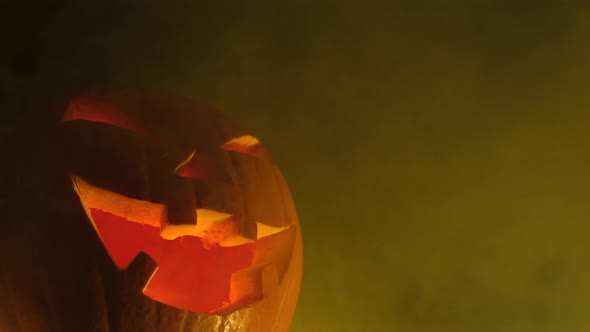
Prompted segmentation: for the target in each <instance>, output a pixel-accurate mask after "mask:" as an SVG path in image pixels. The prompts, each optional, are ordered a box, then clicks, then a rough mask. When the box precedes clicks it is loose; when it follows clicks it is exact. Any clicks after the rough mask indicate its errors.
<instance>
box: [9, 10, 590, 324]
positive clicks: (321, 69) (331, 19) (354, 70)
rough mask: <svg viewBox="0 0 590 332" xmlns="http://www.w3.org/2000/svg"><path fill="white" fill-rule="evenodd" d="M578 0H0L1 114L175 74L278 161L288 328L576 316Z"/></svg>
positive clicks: (580, 84) (13, 121) (167, 83)
mask: <svg viewBox="0 0 590 332" xmlns="http://www.w3.org/2000/svg"><path fill="white" fill-rule="evenodd" d="M582 3H583V1H553V2H550V1H483V0H481V1H478V0H474V1H456V0H450V1H435V0H432V1H383V2H376V1H374V2H367V1H330V0H324V1H322V0H307V1H289V2H287V1H271V0H265V1H245V0H244V1H240V0H234V1H229V0H218V1H194V0H193V1H180V0H175V1H172V0H168V1H139V0H137V1H114V0H113V1H106V0H103V1H65V0H64V1H46V2H43V1H23V0H12V1H7V0H0V36H1V38H2V41H1V44H0V45H1V46H0V47H1V49H0V94H1V95H0V111H1V112H2V119H3V120H2V122H1V123H0V135H2V136H4V135H5V134H6V133H8V132H9V131H10V130H12V128H14V127H15V126H16V125H17V123H18V122H19V121H21V120H22V119H23V118H24V117H25V114H27V113H30V112H35V111H42V108H41V107H39V105H40V104H42V103H43V102H44V100H45V99H46V98H47V97H55V96H62V95H68V94H71V93H75V92H76V91H80V90H83V89H84V88H87V87H96V86H99V87H100V86H113V85H114V86H123V87H146V88H155V89H159V90H164V91H170V92H174V93H177V94H181V95H187V96H191V97H194V98H197V99H200V100H202V101H204V102H206V103H209V104H211V105H214V106H215V107H217V108H218V109H220V110H222V111H224V112H225V113H227V114H228V115H230V116H231V117H233V118H234V119H235V120H237V121H238V122H239V123H241V124H242V125H243V126H244V127H245V128H247V129H249V130H251V131H252V132H253V133H255V134H256V135H257V136H258V137H259V138H260V139H261V140H262V141H263V142H264V143H265V144H266V146H267V147H268V148H269V149H270V151H271V152H272V153H273V155H274V157H275V159H276V160H277V162H278V163H279V164H280V165H281V167H282V169H283V171H284V173H285V175H286V177H287V179H288V181H289V183H290V186H291V189H292V192H293V194H294V197H295V200H296V204H297V205H298V208H299V213H300V218H301V222H302V225H303V236H304V244H305V275H304V280H303V288H302V293H301V298H300V303H299V307H298V311H297V314H296V317H295V320H294V323H293V327H292V331H296V332H299V331H326V332H328V331H338V332H340V331H342V332H344V331H403V332H413V331H420V332H422V331H441V332H442V331H452V332H458V331H518V332H526V331H556V332H561V331H568V332H575V331H588V330H589V329H590V321H589V320H588V319H587V317H588V307H589V305H590V285H589V280H590V278H589V277H590V265H589V264H588V257H589V254H588V252H589V250H590V242H589V241H588V235H589V234H590V226H589V222H588V215H589V213H590V204H588V198H589V197H590V195H589V194H590V186H589V184H590V177H589V176H588V169H589V167H590V155H589V152H588V147H589V146H590V134H589V132H588V128H590V126H589V125H590V113H589V112H588V108H589V106H590V94H589V93H588V86H589V83H590V79H589V74H590V11H589V9H588V8H587V7H585V6H583V5H582Z"/></svg>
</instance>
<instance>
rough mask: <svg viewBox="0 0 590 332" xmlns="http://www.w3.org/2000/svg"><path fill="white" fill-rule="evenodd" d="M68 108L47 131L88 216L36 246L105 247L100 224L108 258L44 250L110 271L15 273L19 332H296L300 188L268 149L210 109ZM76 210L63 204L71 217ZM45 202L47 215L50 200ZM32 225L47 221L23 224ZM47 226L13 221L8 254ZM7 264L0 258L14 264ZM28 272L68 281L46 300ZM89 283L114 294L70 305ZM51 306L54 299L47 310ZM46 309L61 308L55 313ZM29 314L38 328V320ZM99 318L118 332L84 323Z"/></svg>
mask: <svg viewBox="0 0 590 332" xmlns="http://www.w3.org/2000/svg"><path fill="white" fill-rule="evenodd" d="M64 110H65V113H64V111H63V110H62V111H61V113H62V120H63V121H62V124H61V125H59V126H57V127H55V128H51V125H47V126H45V124H43V125H42V126H44V127H45V129H44V132H46V133H48V135H49V136H47V137H48V139H47V146H48V149H54V150H55V151H53V154H54V155H55V156H56V159H55V160H53V161H52V162H53V163H55V167H53V166H51V167H50V169H51V170H59V169H62V170H64V171H66V173H69V174H70V180H71V184H70V190H71V188H72V184H73V188H74V190H71V191H72V192H74V193H75V194H77V195H76V196H77V198H78V200H79V202H78V205H79V206H80V208H83V211H85V212H86V216H87V219H86V220H79V219H75V220H72V222H70V221H67V222H61V221H60V219H59V217H56V216H57V215H56V213H61V212H59V211H61V210H58V212H54V213H52V216H53V217H52V219H51V220H52V222H56V224H55V225H54V227H52V228H47V231H46V233H47V234H46V235H41V234H40V235H38V236H41V237H42V236H52V237H53V239H52V240H50V239H49V238H48V237H47V238H42V239H43V240H42V241H41V240H39V241H38V243H40V244H39V245H41V243H45V242H47V243H48V244H49V243H51V241H62V243H64V245H65V246H68V244H67V243H68V242H72V241H70V239H73V237H76V238H78V237H80V241H81V242H80V241H74V242H76V243H77V242H80V243H93V241H94V240H92V239H90V238H87V236H89V235H90V234H91V233H88V232H87V231H85V230H84V227H90V229H91V232H92V233H94V236H95V237H96V239H97V240H98V239H100V242H101V243H102V248H99V247H95V246H94V244H92V245H89V246H88V247H87V248H84V249H83V250H78V251H76V248H75V247H72V248H71V249H70V250H71V251H64V250H66V249H64V248H61V247H63V246H58V247H55V248H53V247H52V246H44V248H45V249H43V252H44V255H48V257H53V258H52V259H48V260H47V261H48V262H50V261H52V260H59V261H61V260H63V261H64V263H63V264H65V263H66V262H68V261H69V262H71V264H75V265H72V266H82V264H80V263H81V262H83V259H86V260H87V261H88V264H90V265H89V266H92V264H94V263H92V262H97V263H100V268H99V269H97V268H88V269H86V268H85V269H84V270H81V271H88V272H84V273H82V274H80V273H78V274H76V273H73V274H69V273H68V272H67V270H66V269H65V268H64V267H63V266H61V265H63V264H62V263H59V264H60V266H61V267H58V265H46V264H41V265H39V264H18V265H15V264H13V265H14V266H15V268H14V269H13V270H12V271H10V272H9V273H4V275H3V276H2V279H0V286H2V285H1V284H2V283H4V285H5V286H6V285H8V286H7V287H9V288H10V289H11V292H10V294H9V295H10V296H8V297H7V298H9V301H8V302H7V303H14V305H13V311H14V312H15V317H16V318H15V319H16V322H18V323H15V324H18V325H19V328H20V329H21V330H22V329H23V328H24V329H25V330H31V329H33V330H35V331H47V330H51V329H53V328H51V327H49V326H51V323H50V322H51V321H55V320H56V319H57V320H58V321H61V322H62V323H60V324H61V325H59V326H61V327H62V330H88V329H89V328H92V329H95V330H97V331H107V330H111V331H114V330H120V331H128V330H145V331H185V330H188V329H190V330H191V331H287V329H288V326H289V324H290V320H291V318H292V316H293V313H294V310H295V305H296V302H297V295H298V292H299V284H300V280H301V266H302V265H301V262H302V250H301V248H302V247H301V237H300V231H299V226H298V221H297V216H296V212H295V209H294V206H293V204H292V201H291V198H290V195H289V192H288V188H287V186H286V184H285V182H284V180H283V178H282V175H281V174H280V171H279V170H278V168H277V167H276V165H275V164H274V162H273V161H272V159H271V158H270V155H269V154H268V152H267V151H266V150H265V149H264V148H263V147H262V145H261V144H260V142H259V141H258V140H257V139H256V138H254V137H253V136H251V135H249V134H248V133H247V132H245V131H243V130H241V129H239V128H237V127H236V126H234V125H233V124H231V123H230V122H228V121H227V120H226V119H224V118H223V117H221V116H219V115H217V114H216V113H214V112H211V111H209V110H208V109H207V108H206V107H204V106H203V105H199V104H197V103H194V102H192V101H189V100H186V99H182V98H177V97H171V96H165V95H157V94H149V93H145V92H138V91H132V92H128V91H127V92H106V93H105V92H99V93H91V94H88V95H86V96H84V97H83V98H76V99H74V100H73V102H71V103H69V106H68V107H66V108H65V109H64ZM162 110H165V111H162ZM63 130H65V131H64V133H63V134H62V133H59V134H57V135H54V133H58V132H61V131H63ZM72 134H74V135H75V136H72ZM54 137H55V139H54ZM62 137H63V138H64V139H65V141H62V140H61V139H62ZM34 142H35V140H34V139H33V140H31V144H35V143H34ZM23 144H24V143H23ZM43 144H45V143H43ZM88 144H90V145H88ZM23 146H24V145H23ZM17 155H18V156H21V157H22V159H23V162H22V163H20V165H25V167H28V166H31V168H32V169H33V168H34V165H32V164H31V162H29V161H25V159H27V160H28V159H29V156H28V155H24V154H23V155H21V154H20V152H19V153H17ZM59 156H62V157H59ZM21 157H19V158H21ZM60 158H63V159H60ZM50 159H51V158H47V160H50ZM62 165H63V166H65V168H60V167H62ZM18 167H22V166H18ZM47 172H50V170H49V169H48V171H47ZM43 174H45V172H44V173H43ZM48 174H49V173H48ZM50 182H51V183H53V182H55V181H50ZM48 183H49V182H48ZM56 183H57V182H56ZM7 188H8V187H7ZM47 188H52V187H47ZM60 188H61V187H60ZM13 189H14V190H17V189H18V184H17V185H16V186H14V187H13ZM39 190H42V192H45V191H44V190H45V189H43V188H41V187H39ZM61 192H62V191H61V189H60V190H59V193H61ZM63 193H64V194H59V195H58V196H57V197H63V198H59V199H63V200H65V199H67V198H66V197H69V194H65V191H63ZM20 197H25V196H24V194H23V195H15V196H14V198H11V200H12V201H14V202H15V205H14V206H16V204H21V203H19V201H18V200H19V199H20ZM72 203H75V202H68V201H63V204H64V207H65V206H68V208H67V209H68V211H69V210H71V209H72V208H74V206H75V205H72ZM31 204H33V203H31ZM35 204H37V205H38V206H39V208H40V209H41V210H40V211H39V213H43V212H42V206H44V205H43V204H42V201H38V202H37V201H35ZM59 204H62V203H61V201H60V203H59ZM48 207H49V205H48ZM72 213H74V211H71V212H68V216H69V215H72V216H73V215H74V214H72ZM33 214H37V212H35V211H31V213H26V214H23V218H28V217H26V216H27V215H33ZM9 215H11V216H17V215H18V212H17V210H15V212H14V213H13V212H10V211H9ZM76 215H77V214H76ZM65 217H66V215H65V214H64V218H65ZM70 218H71V217H70ZM76 218H77V217H76ZM41 219H42V218H34V219H27V220H26V222H28V224H27V223H25V222H19V223H15V224H14V225H15V230H14V232H16V233H17V235H16V236H15V235H14V234H13V235H11V237H10V238H9V241H4V243H5V244H6V245H9V243H12V244H10V246H12V247H14V248H16V247H22V246H24V245H25V244H26V243H25V242H23V243H22V246H21V244H20V243H21V242H19V241H21V240H20V239H21V238H23V239H24V238H25V237H26V236H24V234H26V233H25V232H27V229H29V227H25V226H26V225H33V224H34V223H39V222H42V221H41ZM63 220H64V221H66V220H68V219H63ZM73 222H75V223H73ZM62 224H63V225H62ZM68 225H69V226H68ZM42 228H43V229H45V226H43V227H42ZM19 232H22V234H23V236H21V235H18V234H20V233H19ZM7 234H11V233H7ZM36 236H37V235H36ZM74 242H72V243H74ZM57 249H59V252H57V251H56V250H57ZM81 249H82V248H81ZM101 251H106V252H107V253H108V255H109V256H110V259H111V260H112V263H111V265H112V266H117V267H118V268H121V269H124V270H123V271H122V272H120V273H116V275H117V276H115V272H114V271H111V269H110V267H109V266H108V263H107V262H104V263H103V258H102V257H103V255H102V253H101ZM5 252H6V251H5ZM141 253H145V254H147V256H142V255H143V254H141ZM138 254H139V256H140V257H139V258H138V259H135V258H136V256H137V255H138ZM69 256H71V257H70V258H68V257H69ZM148 256H149V257H150V258H151V260H153V261H151V260H150V259H145V258H146V257H148ZM7 257H8V256H6V255H2V256H1V257H0V258H1V259H2V261H3V262H4V263H6V262H9V261H12V260H11V259H7ZM62 257H63V259H62ZM84 257H86V258H84ZM107 257H108V256H107ZM25 262H26V260H25V261H23V263H25ZM113 263H114V264H113ZM29 275H30V276H34V275H47V276H49V277H50V278H53V279H55V278H59V280H64V283H62V282H54V283H53V285H54V286H52V287H56V289H55V290H52V291H51V292H49V293H48V292H46V291H44V292H37V293H35V292H34V291H32V289H34V288H36V287H41V286H34V287H33V286H32V284H27V281H26V280H29V278H28V277H27V278H25V277H24V276H29ZM52 275H54V277H51V276H52ZM85 275H88V277H86V276H85ZM150 276H151V277H150ZM80 278H81V279H80ZM84 278H89V279H84ZM96 278H98V279H96ZM55 280H58V279H55ZM66 280H67V281H66ZM87 280H88V281H87ZM91 280H104V281H103V286H102V287H100V288H97V289H95V290H92V289H89V291H88V294H89V295H88V296H87V297H83V298H82V299H84V298H86V299H88V300H76V301H78V303H74V302H72V301H74V299H75V298H78V297H76V296H75V295H74V293H72V296H71V297H70V296H69V295H68V294H70V290H69V287H70V286H69V285H77V284H80V285H86V284H88V285H90V284H92V282H90V284H89V283H88V282H89V281H91ZM108 280H111V281H108ZM43 284H45V283H43ZM43 284H42V285H43ZM27 285H28V286H27ZM58 285H62V286H58ZM58 287H61V288H58ZM64 287H66V288H68V289H66V288H64ZM80 287H82V286H80ZM86 287H90V286H86ZM27 288H29V289H30V290H31V291H27ZM1 290H2V288H1V287H0V293H1ZM142 291H143V293H144V294H145V295H147V296H145V295H141V294H142ZM101 292H103V294H104V295H103V296H104V301H98V302H96V301H93V300H92V297H93V296H94V295H92V294H95V293H96V294H100V293H101ZM60 293H61V294H62V295H61V296H58V295H57V294H60ZM77 293H79V294H82V293H85V292H80V291H77ZM43 294H45V295H43ZM52 294H54V295H55V296H54V295H52ZM47 296H49V298H51V299H54V300H43V301H41V302H39V301H37V300H36V299H35V298H36V297H47ZM142 296H143V297H144V298H142ZM58 299H59V300H58ZM48 301H49V303H52V305H51V308H48V307H43V305H42V303H48ZM33 303H36V304H35V305H33ZM117 303H119V304H117ZM160 303H163V304H160ZM19 308H20V309H19ZM25 308H26V309H25ZM66 308H77V309H74V311H75V310H78V311H79V313H78V314H76V313H75V312H73V311H72V309H70V310H69V312H70V316H69V317H70V319H69V320H68V319H67V318H65V314H64V313H65V312H66V311H64V310H66ZM22 310H25V311H22ZM105 310H106V311H105ZM106 312H108V313H109V314H108V315H107V316H104V313H106ZM31 315H36V316H35V317H37V319H35V320H34V321H33V320H30V318H27V317H31ZM72 315H73V316H72ZM96 315H99V316H100V317H107V318H106V319H107V322H108V323H104V322H105V321H104V318H101V319H99V320H95V319H87V318H84V317H92V316H96ZM72 317H78V318H72ZM97 317H98V316H97ZM134 317H135V318H134ZM149 317H159V318H157V319H152V318H149ZM2 319H3V318H2V316H0V327H3V326H4V325H2V324H3V321H2ZM105 324H106V325H105ZM107 326H108V327H107ZM69 327H71V329H70V328H69ZM58 329H59V328H58ZM7 331H10V329H8V330H7Z"/></svg>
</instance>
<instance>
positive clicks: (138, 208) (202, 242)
mask: <svg viewBox="0 0 590 332" xmlns="http://www.w3.org/2000/svg"><path fill="white" fill-rule="evenodd" d="M72 181H73V184H74V188H75V190H76V192H77V194H78V196H79V198H80V200H81V202H82V204H83V206H84V208H85V210H86V212H87V214H88V217H89V219H90V220H91V222H92V225H93V226H94V228H95V230H96V232H97V234H98V235H99V236H100V239H101V241H102V242H103V244H104V246H105V248H106V249H107V251H108V253H109V255H110V256H111V258H112V259H113V261H114V262H115V264H116V265H117V266H118V267H119V268H120V269H125V268H126V267H127V266H128V265H129V264H130V263H131V261H132V260H133V259H134V258H135V257H136V256H137V254H139V252H145V253H146V254H148V255H149V256H150V257H152V259H154V261H155V262H156V263H157V265H158V268H157V269H156V270H155V271H154V273H153V274H152V277H151V278H150V279H149V281H148V282H147V284H146V285H145V287H144V290H143V291H144V293H145V294H146V295H147V296H149V297H151V298H152V299H154V300H156V301H160V302H163V303H166V304H169V305H172V306H175V307H177V308H181V309H186V310H190V311H193V312H203V313H215V314H220V315H225V314H229V313H231V312H233V311H235V310H238V309H240V308H243V307H245V306H247V305H249V304H251V303H253V302H256V301H258V300H260V299H262V297H263V294H265V293H266V291H268V290H269V289H274V288H276V287H278V284H279V282H280V279H281V278H282V277H283V275H284V274H285V273H286V269H287V266H288V264H289V262H290V253H291V249H292V248H293V245H294V241H295V234H296V233H295V228H294V227H272V226H268V225H264V224H261V223H259V224H258V226H259V228H258V229H259V232H258V235H257V238H258V239H257V240H256V241H252V240H248V239H246V238H244V237H243V236H241V235H240V234H238V233H237V231H236V227H234V223H233V220H232V216H231V215H229V214H226V213H222V212H218V211H212V210H206V209H197V215H198V218H199V219H198V220H199V222H198V223H197V225H168V224H167V222H166V220H165V218H166V207H165V206H164V205H162V204H156V203H151V202H146V201H141V200H136V199H131V198H128V197H125V196H122V195H119V194H116V193H113V192H110V191H108V190H104V189H101V188H98V187H95V186H92V185H91V184H89V183H87V182H85V181H84V180H83V179H81V178H80V177H77V176H73V177H72ZM162 225H167V226H166V227H165V228H164V229H162ZM212 234H213V235H212ZM265 290H266V291H265Z"/></svg>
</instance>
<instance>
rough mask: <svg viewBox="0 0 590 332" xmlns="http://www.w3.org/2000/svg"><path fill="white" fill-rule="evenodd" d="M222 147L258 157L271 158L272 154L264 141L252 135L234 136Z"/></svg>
mask: <svg viewBox="0 0 590 332" xmlns="http://www.w3.org/2000/svg"><path fill="white" fill-rule="evenodd" d="M221 148H222V149H224V150H226V151H233V152H238V153H242V154H246V155H250V156H254V157H258V158H263V159H269V158H270V154H269V153H268V151H266V149H265V148H264V146H263V145H262V143H260V141H259V140H258V139H257V138H256V137H254V136H252V135H242V136H239V137H236V138H233V139H231V140H229V141H227V142H226V143H224V144H223V145H221Z"/></svg>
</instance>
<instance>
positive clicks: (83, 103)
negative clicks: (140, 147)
mask: <svg viewBox="0 0 590 332" xmlns="http://www.w3.org/2000/svg"><path fill="white" fill-rule="evenodd" d="M62 121H89V122H99V123H105V124H109V125H111V126H115V127H119V128H123V129H127V130H131V131H133V132H135V133H138V134H141V135H146V136H147V135H148V131H147V130H146V129H145V128H144V127H143V126H141V125H140V124H139V122H138V121H137V120H136V119H134V118H133V117H131V116H130V115H128V114H126V113H124V112H122V111H121V110H120V109H119V108H118V107H117V106H116V105H114V104H110V103H107V102H100V101H97V100H94V99H90V98H76V99H73V100H72V101H71V102H70V103H69V105H68V107H67V109H66V111H65V112H64V114H63V116H62Z"/></svg>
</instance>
